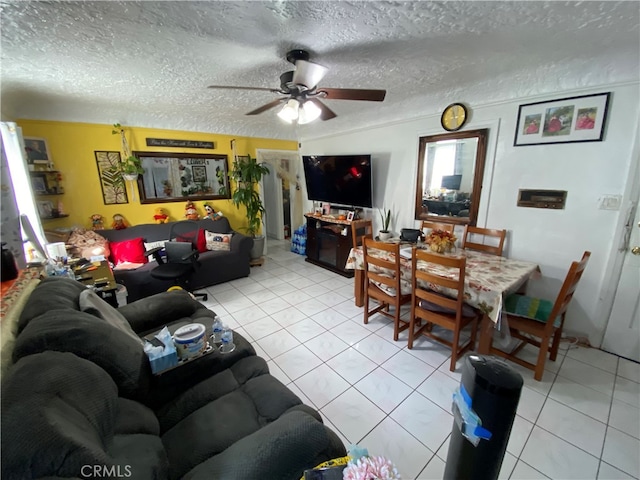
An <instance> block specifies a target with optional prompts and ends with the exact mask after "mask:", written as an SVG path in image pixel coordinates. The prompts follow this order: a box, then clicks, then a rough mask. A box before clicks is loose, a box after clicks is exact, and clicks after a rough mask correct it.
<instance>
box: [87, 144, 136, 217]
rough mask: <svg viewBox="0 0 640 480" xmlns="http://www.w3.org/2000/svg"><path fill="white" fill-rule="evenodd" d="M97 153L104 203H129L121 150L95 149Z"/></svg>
mask: <svg viewBox="0 0 640 480" xmlns="http://www.w3.org/2000/svg"><path fill="white" fill-rule="evenodd" d="M95 155H96V164H97V166H98V176H99V177H100V187H101V188H102V201H103V202H104V204H105V205H116V204H122V203H129V197H128V196H127V188H126V186H125V183H124V179H123V178H122V172H121V171H120V152H105V151H95Z"/></svg>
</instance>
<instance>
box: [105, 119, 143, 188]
mask: <svg viewBox="0 0 640 480" xmlns="http://www.w3.org/2000/svg"><path fill="white" fill-rule="evenodd" d="M111 133H112V134H113V135H120V141H121V143H122V154H123V157H124V158H123V159H122V160H121V161H120V172H121V173H122V176H123V177H124V179H125V180H129V181H133V180H135V179H136V178H138V175H139V174H141V173H144V169H143V168H142V163H141V162H140V159H139V158H138V157H136V156H135V155H133V154H132V153H131V150H130V149H129V143H128V142H127V137H126V136H125V134H124V128H122V125H120V124H119V123H115V124H114V125H113V130H111Z"/></svg>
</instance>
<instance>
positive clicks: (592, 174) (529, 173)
mask: <svg viewBox="0 0 640 480" xmlns="http://www.w3.org/2000/svg"><path fill="white" fill-rule="evenodd" d="M607 91H610V92H612V95H611V100H610V104H609V113H608V119H607V125H606V132H605V137H604V141H602V142H587V143H569V144H554V145H539V146H524V147H514V146H513V138H514V131H515V124H516V118H517V115H518V106H519V105H521V104H524V103H531V102H535V101H544V100H551V99H560V98H564V97H570V96H574V95H586V94H591V93H601V92H607ZM448 100H451V99H443V101H442V104H443V106H444V105H447V104H448V103H450V101H448ZM639 105H640V99H639V88H638V84H637V83H634V84H631V85H628V84H627V85H616V86H608V87H602V88H598V89H590V90H581V91H564V92H560V93H557V94H554V95H548V96H545V97H544V98H541V97H537V98H526V99H524V98H522V99H517V100H512V101H507V102H502V103H497V104H492V105H485V106H474V105H471V106H470V110H471V119H470V121H469V122H468V123H467V124H466V125H465V127H464V129H465V130H466V129H469V130H471V129H476V128H489V142H488V149H487V161H486V167H485V175H484V180H483V191H482V198H481V201H480V210H479V214H478V226H486V227H493V228H506V229H507V230H508V236H507V243H506V247H505V255H506V256H508V257H510V258H516V259H522V260H529V261H533V262H537V263H538V264H539V265H540V268H541V271H542V278H541V279H539V280H533V281H530V282H529V293H530V294H533V295H539V296H544V297H546V298H550V299H553V298H555V295H556V294H557V292H558V290H559V288H560V284H561V282H562V280H563V279H564V276H565V275H566V272H567V270H568V268H569V265H570V263H571V262H572V261H573V260H577V259H579V258H580V257H581V256H582V253H583V251H585V250H590V251H591V252H592V256H591V260H590V262H589V265H588V266H587V270H586V273H585V275H584V277H583V279H582V281H581V284H580V286H579V287H578V291H577V293H576V295H575V297H574V300H573V303H572V305H571V307H570V309H569V313H568V315H567V323H566V324H565V331H567V332H569V333H575V334H581V335H586V336H588V337H589V339H590V341H591V343H592V344H593V345H595V346H599V345H600V341H601V338H602V335H603V333H604V329H605V327H606V322H607V318H608V314H609V310H608V308H610V305H609V306H608V307H607V302H608V301H609V300H608V297H609V293H610V290H611V285H609V283H611V282H612V278H613V277H612V272H611V271H610V270H611V269H610V268H607V267H608V266H609V265H610V263H611V262H614V261H615V259H616V257H617V255H618V253H617V251H616V246H617V240H616V239H617V238H618V237H619V235H620V231H621V227H622V223H623V222H622V217H623V216H624V215H623V214H624V212H621V211H611V210H600V209H599V208H598V198H599V197H600V196H601V195H603V194H614V195H624V194H625V192H628V190H629V188H628V172H629V170H630V165H631V162H632V161H635V162H637V161H638V159H637V158H632V149H633V145H634V144H635V142H637V141H638V136H639V135H638V123H637V119H638V117H639V116H640V111H639V110H640V109H639ZM438 133H445V132H444V131H443V130H442V128H441V127H440V120H439V114H437V113H435V114H433V115H430V116H425V117H422V118H416V119H411V120H407V121H404V122H396V123H393V124H386V125H380V126H378V127H375V128H368V129H363V130H357V131H351V132H345V133H342V134H338V135H332V136H328V137H322V138H311V137H308V138H302V139H301V149H300V151H301V154H302V155H327V154H358V153H370V154H371V155H372V158H373V164H374V172H373V173H374V206H375V207H378V208H379V207H382V205H383V204H384V206H385V207H392V209H393V212H394V215H395V218H394V220H392V228H393V230H395V231H396V232H398V231H399V230H400V228H403V227H415V226H417V225H418V223H419V222H418V221H417V220H414V215H413V213H414V203H415V178H416V171H417V158H418V155H417V149H418V137H419V136H421V135H433V134H438ZM520 188H533V189H553V190H567V191H568V194H567V201H566V206H565V209H564V210H545V209H537V208H523V207H517V206H516V202H517V197H518V190H519V189H520ZM305 198H306V192H305ZM309 210H310V203H309V205H307V208H306V211H309ZM365 216H370V217H372V218H373V219H374V221H375V222H376V224H379V221H380V219H379V215H378V214H377V211H375V210H374V211H369V212H366V211H365ZM378 227H379V225H377V226H376V229H377V228H378Z"/></svg>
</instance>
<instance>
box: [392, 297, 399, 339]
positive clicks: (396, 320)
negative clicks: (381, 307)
mask: <svg viewBox="0 0 640 480" xmlns="http://www.w3.org/2000/svg"><path fill="white" fill-rule="evenodd" d="M399 334H400V305H399V304H398V305H396V314H395V315H394V316H393V341H394V342H397V341H398V336H399Z"/></svg>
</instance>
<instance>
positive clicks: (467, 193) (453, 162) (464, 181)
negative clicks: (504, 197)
mask: <svg viewBox="0 0 640 480" xmlns="http://www.w3.org/2000/svg"><path fill="white" fill-rule="evenodd" d="M488 132H489V130H488V129H480V130H467V131H464V132H452V133H445V134H442V135H430V136H427V137H420V149H419V154H418V174H417V179H416V209H415V218H416V220H433V221H436V222H444V223H456V224H462V225H464V224H469V225H475V224H476V221H477V217H478V205H479V203H480V192H481V190H482V177H483V175H484V163H485V155H486V150H487V135H488Z"/></svg>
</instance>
